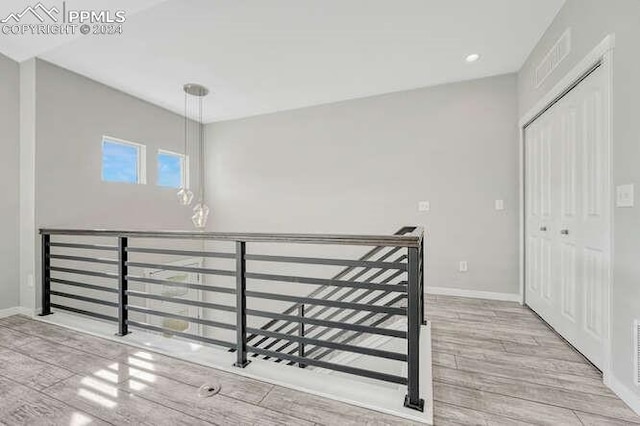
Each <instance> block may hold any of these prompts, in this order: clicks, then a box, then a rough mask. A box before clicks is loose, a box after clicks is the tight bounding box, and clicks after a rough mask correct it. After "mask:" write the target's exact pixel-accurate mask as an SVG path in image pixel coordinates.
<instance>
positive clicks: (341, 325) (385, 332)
mask: <svg viewBox="0 0 640 426" xmlns="http://www.w3.org/2000/svg"><path fill="white" fill-rule="evenodd" d="M247 315H252V316H257V317H263V318H273V319H275V320H280V321H290V322H298V323H304V324H315V325H319V326H321V327H328V328H336V329H340V330H350V331H358V332H361V333H368V334H379V335H382V336H391V337H398V338H401V339H406V338H407V333H406V332H405V331H401V330H391V329H387V328H377V327H371V326H367V325H358V324H351V323H348V322H338V321H325V320H321V319H315V318H307V317H300V316H294V315H285V314H277V313H275V312H267V311H259V310H255V309H247Z"/></svg>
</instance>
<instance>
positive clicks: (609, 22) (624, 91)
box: [518, 0, 640, 410]
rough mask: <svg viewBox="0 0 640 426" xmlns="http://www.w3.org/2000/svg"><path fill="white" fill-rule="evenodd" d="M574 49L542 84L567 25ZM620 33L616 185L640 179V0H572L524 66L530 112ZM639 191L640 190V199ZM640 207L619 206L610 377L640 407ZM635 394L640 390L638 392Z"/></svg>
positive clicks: (521, 84) (523, 96)
mask: <svg viewBox="0 0 640 426" xmlns="http://www.w3.org/2000/svg"><path fill="white" fill-rule="evenodd" d="M567 28H571V29H572V43H573V50H572V52H571V54H570V55H569V56H568V57H567V59H565V61H564V63H563V64H562V65H561V66H560V67H559V68H558V69H557V70H556V71H555V72H554V73H553V74H552V75H551V77H550V78H549V79H548V80H547V81H546V82H545V84H544V85H543V86H542V87H540V88H539V89H535V88H534V86H533V72H534V70H535V66H536V65H537V64H538V63H539V62H540V60H541V59H542V57H543V55H544V54H545V52H547V51H548V49H549V48H550V47H551V46H552V45H553V43H554V42H555V41H556V40H557V39H558V38H559V37H560V35H561V34H562V33H563V32H564V31H565V30H566V29H567ZM610 33H615V36H616V47H615V51H614V55H613V56H614V65H613V74H614V77H613V85H614V87H613V113H614V119H613V173H614V176H613V180H614V184H615V185H620V184H625V183H635V185H636V187H638V185H640V127H639V126H638V118H639V117H640V116H639V114H640V113H639V111H640V77H639V76H640V72H639V71H640V57H639V56H638V46H639V41H640V2H638V1H637V0H615V1H602V0H567V2H566V4H565V6H564V7H563V8H562V10H561V11H560V13H559V14H558V16H557V17H556V19H555V20H554V22H553V23H552V25H551V26H550V27H549V29H548V30H547V32H546V33H545V34H544V36H543V37H542V39H541V40H540V42H539V43H538V45H537V47H536V48H535V49H534V51H533V52H532V54H531V56H530V57H529V58H528V60H527V62H526V63H525V65H524V67H523V68H522V70H521V71H520V74H519V78H518V92H519V104H520V113H521V114H524V113H526V112H527V111H528V110H529V109H530V108H531V107H532V106H533V105H534V104H535V103H536V102H537V101H538V100H539V99H540V98H541V97H542V96H544V94H545V93H546V92H548V91H549V89H550V88H552V87H553V85H555V84H557V82H558V81H559V80H560V79H561V78H562V77H563V76H564V75H565V74H566V73H567V72H568V71H569V70H570V69H571V68H573V67H574V66H575V65H576V64H577V62H578V61H580V60H581V59H582V58H583V57H584V56H585V55H586V54H587V53H588V52H589V51H591V50H592V49H593V48H594V47H595V46H596V45H597V44H598V43H599V42H600V41H602V40H603V38H604V37H605V36H606V35H607V34H610ZM637 197H638V195H637V194H636V199H637ZM639 260H640V210H639V209H638V207H635V208H633V209H616V210H615V212H614V246H613V265H612V267H613V304H612V306H613V323H612V340H613V345H612V348H611V349H612V354H613V359H612V362H613V364H612V371H611V372H610V373H611V375H610V376H609V377H608V380H613V381H614V382H615V384H614V386H617V390H620V389H623V390H622V391H621V392H626V394H627V397H626V400H627V402H630V401H631V400H632V399H635V408H636V409H637V410H640V388H638V387H636V386H635V385H634V384H633V381H632V377H633V359H634V358H633V357H634V350H633V319H640V284H639V282H638V277H640V262H639ZM634 395H635V396H634Z"/></svg>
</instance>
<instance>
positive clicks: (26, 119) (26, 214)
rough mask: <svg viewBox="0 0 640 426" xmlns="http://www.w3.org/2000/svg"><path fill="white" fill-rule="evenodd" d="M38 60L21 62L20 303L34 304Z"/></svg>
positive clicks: (26, 306)
mask: <svg viewBox="0 0 640 426" xmlns="http://www.w3.org/2000/svg"><path fill="white" fill-rule="evenodd" d="M35 142H36V60H35V59H29V60H27V61H24V62H22V63H21V64H20V247H19V253H20V306H22V307H24V308H26V309H30V310H33V309H34V308H35V256H36V250H35V242H36V230H35V174H36V170H35Z"/></svg>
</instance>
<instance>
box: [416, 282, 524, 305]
mask: <svg viewBox="0 0 640 426" xmlns="http://www.w3.org/2000/svg"><path fill="white" fill-rule="evenodd" d="M425 291H426V293H427V294H435V295H441V296H457V297H469V298H472V299H487V300H501V301H504V302H520V301H521V299H522V298H521V297H520V295H519V294H517V293H494V292H491V291H480V290H463V289H459V288H449V287H428V286H427V287H425Z"/></svg>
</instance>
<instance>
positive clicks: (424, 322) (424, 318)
mask: <svg viewBox="0 0 640 426" xmlns="http://www.w3.org/2000/svg"><path fill="white" fill-rule="evenodd" d="M419 260H420V272H419V277H420V313H421V318H422V325H427V315H426V313H425V311H426V309H427V307H426V305H425V303H424V299H425V295H424V269H425V268H424V262H425V254H424V238H421V239H420V259H419Z"/></svg>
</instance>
